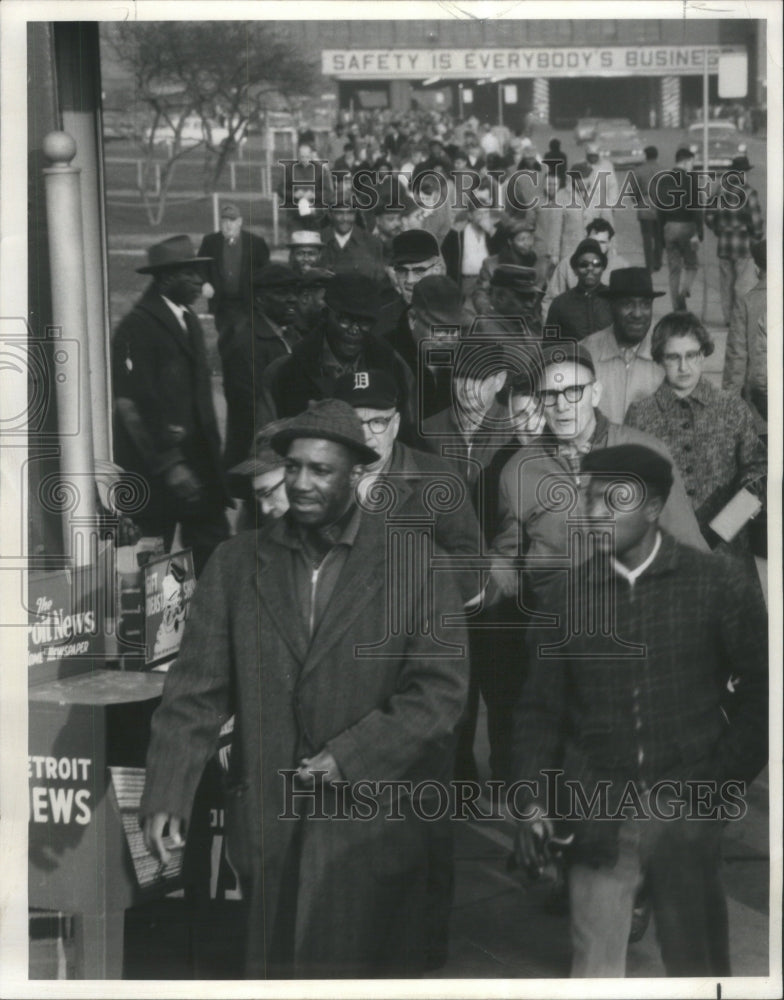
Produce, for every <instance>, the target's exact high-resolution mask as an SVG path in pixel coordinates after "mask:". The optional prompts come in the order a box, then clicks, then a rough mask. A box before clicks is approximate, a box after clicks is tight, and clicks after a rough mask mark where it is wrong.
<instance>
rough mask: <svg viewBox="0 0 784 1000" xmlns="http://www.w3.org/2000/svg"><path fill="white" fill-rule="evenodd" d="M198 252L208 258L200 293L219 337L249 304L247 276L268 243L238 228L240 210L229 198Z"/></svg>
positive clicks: (261, 260) (264, 255) (262, 257)
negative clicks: (217, 225) (215, 227)
mask: <svg viewBox="0 0 784 1000" xmlns="http://www.w3.org/2000/svg"><path fill="white" fill-rule="evenodd" d="M199 255H200V256H202V255H203V256H205V257H210V258H212V259H211V261H210V263H209V266H208V268H207V282H206V285H205V288H204V293H205V295H206V296H207V299H208V301H209V311H210V312H211V313H212V315H213V316H214V318H215V328H216V329H217V331H218V334H219V335H220V336H221V337H223V336H225V334H226V333H228V332H229V331H230V328H231V325H232V323H234V322H236V321H237V320H238V319H239V318H240V317H241V316H243V315H244V314H245V313H246V312H247V311H248V309H249V308H250V303H251V298H252V283H251V277H252V275H253V272H254V271H255V270H258V269H259V268H260V267H264V265H265V264H266V263H268V261H269V259H270V253H269V247H268V246H267V244H266V242H265V241H264V239H263V238H262V237H261V236H256V235H255V234H254V233H249V232H247V230H245V229H243V228H242V214H241V212H240V210H239V208H238V207H237V205H236V204H235V203H234V202H233V201H227V202H225V204H224V205H223V207H222V208H221V212H220V231H219V232H217V233H208V234H207V235H206V236H205V237H204V239H203V240H202V241H201V246H200V247H199Z"/></svg>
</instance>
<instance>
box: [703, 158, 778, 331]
mask: <svg viewBox="0 0 784 1000" xmlns="http://www.w3.org/2000/svg"><path fill="white" fill-rule="evenodd" d="M749 170H751V164H750V163H749V160H748V157H747V156H746V155H745V154H744V155H743V156H736V157H735V159H734V160H733V161H732V168H731V171H730V172H731V173H732V174H733V175H734V176H735V179H736V184H735V190H737V189H738V188H739V189H740V197H739V200H740V202H741V204H740V205H739V206H738V207H732V208H729V207H727V206H722V207H718V208H713V209H709V210H708V211H706V213H705V223H706V225H707V226H708V228H709V229H712V230H713V232H714V233H715V234H716V254H717V256H718V258H719V289H720V291H721V308H722V312H723V313H724V322H725V323H726V324H727V326H729V324H730V319H731V318H732V310H733V309H734V307H735V303H736V302H737V300H738V299H739V298H743V296H744V295H746V294H748V293H749V292H750V291H751V289H752V288H753V287H754V285H755V284H756V283H757V273H756V270H755V268H754V260H753V259H752V256H751V246H752V244H753V243H757V242H759V241H760V240H761V239H762V237H763V236H764V235H765V217H764V215H763V214H762V207H761V206H760V200H759V195H758V194H757V192H756V191H755V190H754V188H753V187H751V186H750V185H749V184H748V183H747V181H746V174H747V173H748V171H749ZM737 182H739V183H737Z"/></svg>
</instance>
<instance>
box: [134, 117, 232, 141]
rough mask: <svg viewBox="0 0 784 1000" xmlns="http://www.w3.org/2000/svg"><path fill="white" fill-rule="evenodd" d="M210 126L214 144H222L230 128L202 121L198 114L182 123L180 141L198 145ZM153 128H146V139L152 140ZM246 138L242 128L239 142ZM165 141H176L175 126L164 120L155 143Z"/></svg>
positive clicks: (156, 133)
mask: <svg viewBox="0 0 784 1000" xmlns="http://www.w3.org/2000/svg"><path fill="white" fill-rule="evenodd" d="M206 127H209V134H210V136H211V138H212V145H213V146H220V144H221V143H222V142H223V141H224V140H225V139H227V138H228V136H229V130H228V129H227V128H226V127H225V125H219V124H218V123H217V122H212V121H206V123H203V122H202V119H201V118H199V117H198V115H189V116H188V117H187V118H186V119H185V120H184V122H183V123H182V129H181V131H180V143H181V144H182V145H183V146H196V145H198V143H200V142H204V141H205V140H206V138H207V136H206V134H205V128H206ZM151 132H152V128H151V127H150V126H148V127H147V128H146V129H145V130H144V141H145V142H149V141H150V134H151ZM244 139H245V129H244V128H243V129H241V130H240V134H239V136H238V137H237V141H238V142H243V141H244ZM163 142H174V128H173V127H172V126H171V125H168V124H167V123H166V122H162V123H161V124H159V125H158V127H157V128H156V129H155V143H156V145H157V144H158V143H163Z"/></svg>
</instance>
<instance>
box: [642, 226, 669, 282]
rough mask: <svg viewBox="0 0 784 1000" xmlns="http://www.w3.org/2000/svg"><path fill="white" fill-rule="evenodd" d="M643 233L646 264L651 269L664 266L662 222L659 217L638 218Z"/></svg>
mask: <svg viewBox="0 0 784 1000" xmlns="http://www.w3.org/2000/svg"><path fill="white" fill-rule="evenodd" d="M638 222H639V223H640V232H641V233H642V251H643V253H644V254H645V266H646V268H647V269H648V270H649V271H658V270H659V269H660V268H661V266H662V252H663V250H664V241H663V239H662V230H661V224H660V222H659V220H658V219H638Z"/></svg>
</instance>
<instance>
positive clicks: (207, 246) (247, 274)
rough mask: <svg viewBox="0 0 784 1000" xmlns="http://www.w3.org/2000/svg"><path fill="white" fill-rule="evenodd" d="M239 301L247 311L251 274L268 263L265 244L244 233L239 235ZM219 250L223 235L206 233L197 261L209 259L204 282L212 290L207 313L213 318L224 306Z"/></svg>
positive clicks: (251, 292)
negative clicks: (212, 293) (212, 315)
mask: <svg viewBox="0 0 784 1000" xmlns="http://www.w3.org/2000/svg"><path fill="white" fill-rule="evenodd" d="M240 249H241V251H242V255H241V257H240V282H239V284H240V295H239V297H240V299H242V301H243V302H245V303H246V304H247V305H248V307H250V303H251V302H252V300H253V285H252V279H253V272H254V271H258V270H259V268H262V267H264V265H265V264H268V263H269V259H270V252H269V247H268V246H267V241H266V240H265V239H264V238H263V237H262V236H257V235H256V234H255V233H249V232H248V231H247V230H246V229H243V230H242V231H241V232H240ZM222 250H223V233H220V232H217V233H207V235H206V236H205V237H204V239H203V240H202V241H201V246H200V247H199V252H198V254H197V256H199V257H211V258H212V260H211V261H210V262H209V263H208V264H206V265H205V273H206V275H207V281H209V283H210V284H211V285H212V287H213V288H214V289H215V294H214V295H213V297H212V298H211V299H210V300H209V310H210V312H211V313H213V314H216V313H218V312H220V309H221V306H222V305H223V304H224V296H223V275H222V273H221V253H222Z"/></svg>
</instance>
